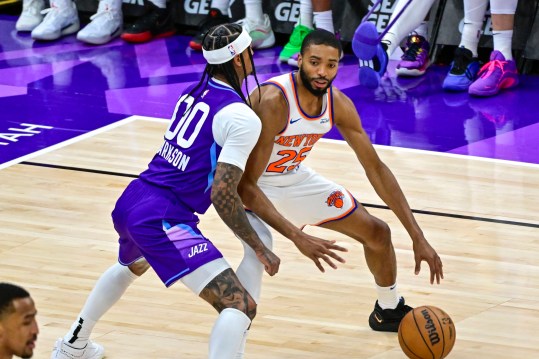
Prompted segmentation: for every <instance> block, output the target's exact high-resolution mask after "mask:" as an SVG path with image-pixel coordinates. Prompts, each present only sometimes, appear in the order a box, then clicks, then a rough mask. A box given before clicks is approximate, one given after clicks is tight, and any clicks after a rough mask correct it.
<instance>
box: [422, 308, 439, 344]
mask: <svg viewBox="0 0 539 359" xmlns="http://www.w3.org/2000/svg"><path fill="white" fill-rule="evenodd" d="M421 314H423V318H425V330H427V333H429V340H430V344H431V345H434V344H438V343H439V342H440V336H439V335H438V332H437V331H436V325H434V322H433V321H432V318H431V317H430V314H429V311H428V310H426V309H423V310H422V311H421Z"/></svg>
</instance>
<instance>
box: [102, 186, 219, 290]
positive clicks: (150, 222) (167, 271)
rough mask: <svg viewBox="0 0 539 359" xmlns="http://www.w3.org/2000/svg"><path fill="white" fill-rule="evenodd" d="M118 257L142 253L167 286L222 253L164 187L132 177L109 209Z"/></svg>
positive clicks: (122, 259) (133, 257) (124, 258)
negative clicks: (117, 237) (116, 240)
mask: <svg viewBox="0 0 539 359" xmlns="http://www.w3.org/2000/svg"><path fill="white" fill-rule="evenodd" d="M112 220H113V222H114V228H115V229H116V231H117V232H118V234H119V236H120V239H119V243H120V250H119V257H118V261H119V262H120V263H121V264H123V265H129V264H131V263H133V262H135V261H136V260H138V259H139V258H141V257H144V258H145V259H146V260H147V261H148V263H149V264H150V265H151V266H152V268H153V269H154V271H155V272H156V273H157V275H158V276H159V278H161V280H162V281H163V283H164V284H165V285H166V286H167V287H168V286H170V285H172V284H173V283H174V282H176V281H177V280H178V279H180V278H181V277H183V276H185V275H187V274H189V273H191V272H193V271H194V270H195V269H197V268H198V267H200V266H202V265H204V264H206V263H209V262H211V261H213V260H215V259H217V258H221V257H222V256H223V255H222V254H221V252H219V250H218V249H217V248H216V247H215V246H214V245H213V243H212V242H210V240H208V239H207V238H206V237H204V236H203V235H202V233H201V232H200V230H199V229H198V228H197V224H198V222H199V220H198V217H197V216H196V215H195V214H194V213H193V212H192V211H191V210H189V209H188V208H186V206H185V205H184V204H182V203H181V202H179V201H178V200H177V199H176V197H175V196H174V195H173V194H172V193H171V192H170V191H168V190H166V189H163V188H159V187H156V186H153V185H150V184H148V183H146V182H144V181H142V180H140V179H137V180H134V181H132V182H131V183H130V184H129V186H127V188H126V189H125V191H124V192H123V194H122V195H121V196H120V198H119V199H118V201H117V202H116V207H115V208H114V210H113V211H112Z"/></svg>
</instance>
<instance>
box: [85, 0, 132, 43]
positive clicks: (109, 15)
mask: <svg viewBox="0 0 539 359" xmlns="http://www.w3.org/2000/svg"><path fill="white" fill-rule="evenodd" d="M114 3H118V2H117V1H110V0H101V1H99V6H98V8H97V12H96V13H95V14H94V15H92V16H91V17H90V20H91V22H90V23H89V24H88V25H86V26H85V27H84V29H82V30H81V31H79V32H78V33H77V39H78V40H80V41H82V42H87V43H89V44H93V45H102V44H106V43H107V42H109V41H110V40H112V39H114V38H115V37H117V36H120V34H121V33H122V27H123V17H122V8H121V4H122V3H121V2H120V7H118V8H116V7H115V6H114V5H113V4H114Z"/></svg>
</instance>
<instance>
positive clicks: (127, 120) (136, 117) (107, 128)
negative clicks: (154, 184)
mask: <svg viewBox="0 0 539 359" xmlns="http://www.w3.org/2000/svg"><path fill="white" fill-rule="evenodd" d="M137 120H141V121H150V122H167V121H170V119H168V118H158V117H149V116H139V115H133V116H129V117H127V118H125V119H123V120H120V121H117V122H114V123H112V124H110V125H107V126H104V127H101V128H98V129H96V130H93V131H90V132H87V133H85V134H82V135H80V136H77V137H73V138H71V139H69V140H66V141H64V142H60V143H57V144H56V145H53V146H50V147H47V148H44V149H42V150H39V151H37V152H33V153H30V154H28V155H25V156H22V157H19V158H16V159H13V160H11V161H9V162H6V163H2V164H0V170H2V169H4V168H7V167H9V166H12V165H15V164H18V163H21V162H23V161H27V160H29V159H31V158H34V157H36V156H39V155H42V154H45V153H49V152H51V151H54V150H57V149H59V148H62V147H65V146H68V145H71V144H73V143H76V142H79V141H82V140H84V139H87V138H90V137H93V136H95V135H98V134H100V133H103V132H106V131H110V130H112V129H114V128H116V127H119V126H123V125H125V124H127V123H130V122H133V121H137ZM320 141H322V142H328V143H336V144H340V145H347V143H346V142H345V141H343V140H334V139H329V138H322V139H320ZM374 147H375V148H380V149H393V150H396V151H398V152H411V153H420V154H428V155H433V156H440V157H451V158H459V159H470V160H477V161H485V162H493V163H500V164H507V165H515V166H522V167H531V168H539V164H535V163H527V162H517V161H508V160H500V159H495V158H486V157H477V156H470V155H457V154H454V153H444V152H435V151H427V150H418V149H413V148H405V147H395V146H384V145H376V144H375V145H374Z"/></svg>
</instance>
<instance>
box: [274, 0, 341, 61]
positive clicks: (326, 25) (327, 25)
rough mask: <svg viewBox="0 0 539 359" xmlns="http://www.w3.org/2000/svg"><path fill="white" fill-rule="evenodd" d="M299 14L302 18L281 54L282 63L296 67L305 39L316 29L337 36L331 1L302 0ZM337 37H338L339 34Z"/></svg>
mask: <svg viewBox="0 0 539 359" xmlns="http://www.w3.org/2000/svg"><path fill="white" fill-rule="evenodd" d="M299 14H300V17H299V19H298V22H297V23H296V26H295V27H294V31H293V32H292V34H291V35H290V40H289V41H288V43H287V44H286V45H285V46H284V47H283V50H282V51H281V53H280V54H279V60H280V61H283V62H288V64H289V65H291V66H296V67H297V66H298V55H299V51H300V49H301V44H302V43H303V39H304V38H305V36H307V34H309V33H310V32H311V31H312V30H313V29H314V28H317V29H323V30H327V31H329V32H332V33H334V34H335V27H334V25H333V10H331V0H301V2H300V10H299ZM335 35H336V36H338V34H335Z"/></svg>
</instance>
